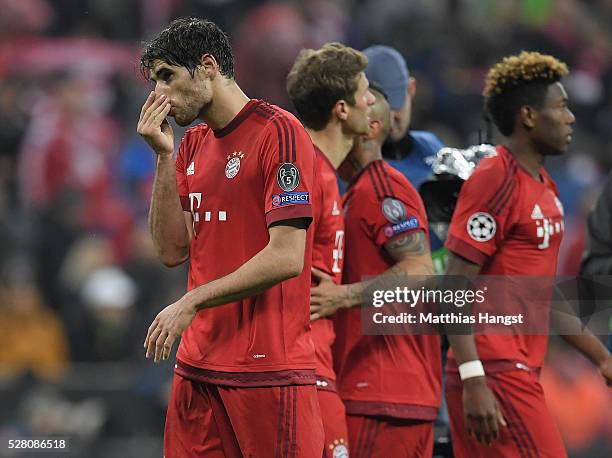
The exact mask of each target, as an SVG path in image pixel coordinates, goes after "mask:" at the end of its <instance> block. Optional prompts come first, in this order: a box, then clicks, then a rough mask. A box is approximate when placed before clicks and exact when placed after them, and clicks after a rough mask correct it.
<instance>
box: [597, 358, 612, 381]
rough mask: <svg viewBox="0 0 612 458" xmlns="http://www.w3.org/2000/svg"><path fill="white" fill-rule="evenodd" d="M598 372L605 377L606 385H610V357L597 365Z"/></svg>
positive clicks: (611, 376)
mask: <svg viewBox="0 0 612 458" xmlns="http://www.w3.org/2000/svg"><path fill="white" fill-rule="evenodd" d="M599 372H600V373H601V375H603V377H604V378H605V379H606V383H607V384H608V386H612V357H611V358H608V359H607V360H605V361H604V362H603V363H602V364H600V365H599Z"/></svg>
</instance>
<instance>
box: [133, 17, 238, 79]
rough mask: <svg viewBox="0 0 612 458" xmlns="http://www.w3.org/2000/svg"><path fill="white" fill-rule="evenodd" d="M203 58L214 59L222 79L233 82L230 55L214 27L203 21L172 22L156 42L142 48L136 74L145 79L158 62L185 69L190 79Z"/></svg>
mask: <svg viewBox="0 0 612 458" xmlns="http://www.w3.org/2000/svg"><path fill="white" fill-rule="evenodd" d="M204 54H210V55H212V56H213V57H214V58H215V60H216V61H217V63H218V64H219V72H220V73H221V74H222V75H223V76H225V77H227V78H230V79H233V78H234V55H233V53H232V48H231V46H230V42H229V38H228V36H227V34H226V33H225V32H223V30H221V29H220V28H219V26H217V24H215V23H214V22H211V21H207V20H206V19H200V18H194V17H191V18H180V19H175V20H174V21H172V22H171V23H170V24H169V25H168V27H166V28H165V29H164V30H162V32H161V33H160V34H159V36H158V37H157V38H154V39H153V40H151V41H149V42H148V43H146V44H145V47H144V50H143V52H142V56H141V58H140V70H141V72H142V74H143V75H144V77H145V78H147V79H148V78H149V70H150V69H151V68H152V67H153V63H154V62H155V61H156V60H159V61H162V62H165V63H167V64H170V65H175V66H179V67H185V68H186V69H187V70H188V71H189V73H190V74H191V76H192V77H193V76H194V75H195V71H196V68H198V67H199V66H200V64H201V59H202V56H203V55H204Z"/></svg>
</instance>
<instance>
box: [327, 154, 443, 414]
mask: <svg viewBox="0 0 612 458" xmlns="http://www.w3.org/2000/svg"><path fill="white" fill-rule="evenodd" d="M344 214H345V223H344V224H345V231H346V233H345V235H346V244H345V252H344V256H345V264H344V274H343V283H349V284H350V283H356V282H360V281H362V280H363V279H364V277H365V276H377V275H380V274H382V273H383V272H385V271H387V270H388V269H389V268H391V267H392V266H393V265H394V264H395V261H394V260H393V259H392V258H391V257H390V256H389V255H388V254H387V252H386V251H385V249H384V245H385V243H387V242H388V241H389V240H392V239H394V238H397V237H401V236H404V235H406V234H409V233H411V232H413V231H424V232H425V233H426V234H428V229H427V216H426V213H425V207H424V206H423V201H422V200H421V197H420V196H419V194H418V193H417V191H416V190H415V189H414V187H413V186H412V185H411V184H410V182H409V181H408V180H407V179H406V177H404V175H403V174H402V173H400V172H399V171H397V170H395V169H394V168H393V167H391V166H390V165H389V164H387V163H386V162H384V161H382V160H379V161H375V162H372V163H370V164H369V165H368V166H367V167H366V168H365V169H364V170H363V171H362V172H361V174H360V175H359V176H358V177H357V178H356V179H354V180H353V182H352V184H351V185H350V186H349V188H348V189H347V192H346V194H345V196H344ZM334 323H335V325H336V327H335V329H336V343H335V345H334V357H335V360H336V369H337V374H338V380H339V383H338V391H339V393H340V396H341V397H342V399H343V400H344V401H345V404H346V411H347V413H349V414H356V415H385V416H390V417H395V418H406V419H419V420H433V419H435V418H436V415H437V411H438V407H439V405H440V394H441V359H440V338H439V337H438V336H437V335H434V336H420V335H362V332H361V310H360V308H359V307H355V308H352V309H350V310H343V311H341V312H340V313H339V314H338V316H337V318H336V320H335V321H334Z"/></svg>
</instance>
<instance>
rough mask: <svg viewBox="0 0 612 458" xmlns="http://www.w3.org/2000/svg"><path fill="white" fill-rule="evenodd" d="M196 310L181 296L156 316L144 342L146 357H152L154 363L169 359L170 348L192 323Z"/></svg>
mask: <svg viewBox="0 0 612 458" xmlns="http://www.w3.org/2000/svg"><path fill="white" fill-rule="evenodd" d="M195 314H196V308H195V307H193V306H191V305H190V304H189V303H188V301H187V300H186V297H185V296H183V297H182V298H181V299H179V300H178V301H177V302H175V303H174V304H170V305H169V306H167V307H166V308H165V309H163V310H162V311H161V312H159V313H158V314H157V316H156V317H155V319H154V320H153V323H151V326H149V330H148V331H147V337H146V339H145V342H144V348H146V350H147V352H146V357H147V358H150V357H151V356H154V357H155V358H154V362H156V363H157V362H159V361H160V360H165V359H168V358H169V357H170V352H171V351H172V346H173V345H174V342H175V341H176V339H178V338H179V337H180V336H181V334H183V331H184V330H185V329H187V326H189V324H190V323H191V322H192V321H193V318H194V317H195Z"/></svg>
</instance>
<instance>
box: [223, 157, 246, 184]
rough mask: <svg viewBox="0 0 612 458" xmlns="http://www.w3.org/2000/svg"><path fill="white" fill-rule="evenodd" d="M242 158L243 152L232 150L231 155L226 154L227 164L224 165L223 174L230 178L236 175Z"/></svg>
mask: <svg viewBox="0 0 612 458" xmlns="http://www.w3.org/2000/svg"><path fill="white" fill-rule="evenodd" d="M241 159H244V153H242V152H240V151H234V152H233V153H232V154H231V155H229V156H227V165H226V166H225V176H226V177H227V178H229V179H230V180H231V179H232V178H234V177H235V176H236V175H238V172H239V171H240V160H241Z"/></svg>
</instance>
